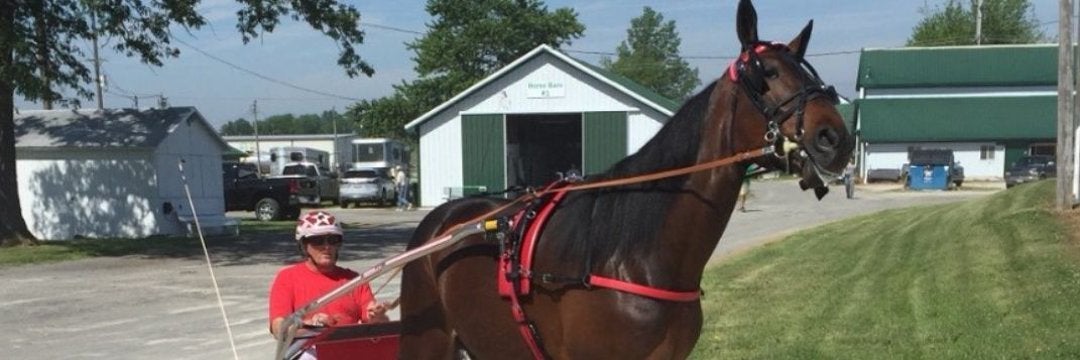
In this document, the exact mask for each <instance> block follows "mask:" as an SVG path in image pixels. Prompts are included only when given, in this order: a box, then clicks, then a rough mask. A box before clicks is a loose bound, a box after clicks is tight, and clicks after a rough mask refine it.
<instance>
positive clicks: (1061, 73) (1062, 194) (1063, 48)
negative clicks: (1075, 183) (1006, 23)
mask: <svg viewBox="0 0 1080 360" xmlns="http://www.w3.org/2000/svg"><path fill="white" fill-rule="evenodd" d="M1072 8H1073V7H1072V0H1059V7H1058V104H1057V120H1058V124H1057V136H1058V138H1057V140H1058V141H1057V149H1056V150H1057V191H1056V194H1055V196H1054V199H1055V200H1056V201H1055V203H1056V205H1057V209H1058V210H1070V209H1072V204H1073V196H1072V194H1071V193H1072V178H1073V176H1072V170H1073V169H1072V167H1073V161H1072V152H1073V121H1072V117H1073V107H1074V106H1075V104H1074V103H1073V90H1074V88H1075V87H1076V83H1075V79H1073V68H1072V65H1073V58H1072V56H1073V45H1072Z"/></svg>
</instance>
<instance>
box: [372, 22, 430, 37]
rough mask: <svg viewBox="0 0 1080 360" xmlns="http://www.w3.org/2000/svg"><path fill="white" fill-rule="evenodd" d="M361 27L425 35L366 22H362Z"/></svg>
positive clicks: (419, 33)
mask: <svg viewBox="0 0 1080 360" xmlns="http://www.w3.org/2000/svg"><path fill="white" fill-rule="evenodd" d="M360 26H361V27H363V26H370V27H373V28H376V29H383V30H390V31H396V32H400V33H406V34H412V35H424V33H422V32H419V31H416V30H409V29H402V28H398V27H393V26H386V25H381V24H376V23H370V22H366V23H365V22H361V23H360Z"/></svg>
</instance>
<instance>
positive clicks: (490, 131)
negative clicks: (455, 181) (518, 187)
mask: <svg viewBox="0 0 1080 360" xmlns="http://www.w3.org/2000/svg"><path fill="white" fill-rule="evenodd" d="M503 128H504V122H503V115H502V114H487V115H462V116H461V160H462V161H463V163H462V167H461V168H462V179H463V182H464V183H463V184H462V185H464V188H463V189H462V193H463V194H464V195H468V194H471V193H475V192H477V191H484V189H486V191H500V190H502V189H504V188H506V169H505V166H506V165H505V161H506V159H505V158H506V155H505V154H506V151H505V147H506V144H505V141H504V140H503ZM480 187H483V189H482V188H480Z"/></svg>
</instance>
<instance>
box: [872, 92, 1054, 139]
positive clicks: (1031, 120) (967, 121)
mask: <svg viewBox="0 0 1080 360" xmlns="http://www.w3.org/2000/svg"><path fill="white" fill-rule="evenodd" d="M857 104H858V109H859V112H860V115H859V121H860V125H861V128H860V131H861V136H862V139H863V141H867V142H871V143H874V142H903V141H986V140H1027V139H1053V138H1056V137H1057V96H1053V95H1045V96H1022V97H990V96H988V97H952V98H909V99H859V100H858V101H857Z"/></svg>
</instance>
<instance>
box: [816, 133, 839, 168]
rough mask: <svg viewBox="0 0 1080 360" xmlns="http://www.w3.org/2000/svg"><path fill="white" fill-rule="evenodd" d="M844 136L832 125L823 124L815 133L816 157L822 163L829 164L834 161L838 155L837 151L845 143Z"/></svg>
mask: <svg viewBox="0 0 1080 360" xmlns="http://www.w3.org/2000/svg"><path fill="white" fill-rule="evenodd" d="M843 141H844V140H843V137H842V136H841V135H840V133H839V132H837V131H836V129H834V128H833V127H832V126H823V127H821V128H819V129H818V131H817V133H816V134H814V144H813V146H812V148H813V149H814V152H816V153H817V154H815V155H816V157H817V158H818V159H819V161H820V162H821V163H822V164H828V163H830V162H832V160H833V158H835V157H836V154H837V152H839V151H840V150H841V149H840V147H841V146H842V145H843Z"/></svg>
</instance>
